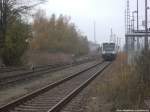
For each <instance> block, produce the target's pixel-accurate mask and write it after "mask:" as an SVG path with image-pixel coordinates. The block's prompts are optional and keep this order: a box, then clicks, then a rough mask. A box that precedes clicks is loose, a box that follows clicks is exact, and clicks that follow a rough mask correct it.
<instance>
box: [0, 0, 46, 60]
mask: <svg viewBox="0 0 150 112" xmlns="http://www.w3.org/2000/svg"><path fill="white" fill-rule="evenodd" d="M44 2H46V0H0V57H1V54H2V52H3V48H4V45H5V38H6V32H7V29H8V27H9V25H11V24H12V23H13V22H14V21H15V20H16V18H17V17H21V15H22V14H27V12H28V11H29V10H31V9H33V8H34V7H35V6H37V5H39V4H42V3H44Z"/></svg>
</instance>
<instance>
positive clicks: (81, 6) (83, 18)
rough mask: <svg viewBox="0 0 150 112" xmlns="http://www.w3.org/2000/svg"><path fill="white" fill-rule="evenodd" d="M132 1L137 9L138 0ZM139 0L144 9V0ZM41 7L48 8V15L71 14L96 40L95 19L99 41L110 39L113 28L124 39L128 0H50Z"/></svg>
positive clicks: (76, 23)
mask: <svg viewBox="0 0 150 112" xmlns="http://www.w3.org/2000/svg"><path fill="white" fill-rule="evenodd" d="M130 1H131V3H130V6H131V10H136V0H130ZM139 2H140V3H139V5H140V10H142V8H143V7H144V0H139ZM41 7H42V8H43V9H45V10H46V12H47V15H48V16H50V15H51V14H52V13H55V14H56V15H59V14H63V15H67V16H70V17H71V21H72V22H74V23H75V25H76V26H77V28H78V29H80V30H81V31H82V32H83V34H84V35H87V37H88V39H89V40H92V41H94V34H93V32H94V31H93V29H94V28H93V27H94V25H93V22H94V21H95V22H96V40H97V41H98V43H102V42H106V41H109V37H110V29H111V28H112V29H113V32H114V33H115V34H116V35H117V36H118V37H120V38H122V41H123V38H124V33H125V26H124V24H125V14H124V13H125V8H126V0H48V3H46V4H45V5H43V6H41ZM140 16H142V13H141V12H140ZM140 19H142V18H140Z"/></svg>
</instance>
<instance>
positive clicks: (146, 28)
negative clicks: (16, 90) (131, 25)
mask: <svg viewBox="0 0 150 112" xmlns="http://www.w3.org/2000/svg"><path fill="white" fill-rule="evenodd" d="M147 8H148V7H147V0H145V50H146V51H147V50H148V27H147V23H148V22H147V21H148V20H147Z"/></svg>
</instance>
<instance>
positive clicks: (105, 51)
mask: <svg viewBox="0 0 150 112" xmlns="http://www.w3.org/2000/svg"><path fill="white" fill-rule="evenodd" d="M116 57H117V45H116V44H115V43H113V42H109V43H108V42H107V43H103V44H102V58H103V59H104V60H106V61H113V60H115V59H116Z"/></svg>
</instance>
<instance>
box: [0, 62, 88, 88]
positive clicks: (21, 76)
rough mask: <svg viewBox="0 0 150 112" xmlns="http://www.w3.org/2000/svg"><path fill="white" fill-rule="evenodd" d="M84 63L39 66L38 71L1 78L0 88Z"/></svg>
mask: <svg viewBox="0 0 150 112" xmlns="http://www.w3.org/2000/svg"><path fill="white" fill-rule="evenodd" d="M84 63H87V62H86V61H85V62H78V63H73V64H62V65H60V64H59V65H53V66H50V65H48V66H41V67H40V66H39V68H40V69H38V70H35V71H34V72H33V71H28V72H25V73H19V74H14V75H10V76H4V77H3V76H1V77H0V87H3V86H5V85H8V84H11V83H14V82H17V81H21V80H24V79H29V78H33V77H37V76H40V75H44V74H46V73H49V72H55V71H58V70H63V69H66V68H69V67H73V66H77V65H80V64H84Z"/></svg>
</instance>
